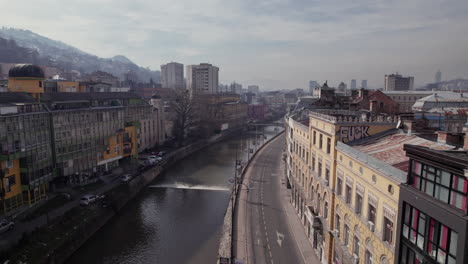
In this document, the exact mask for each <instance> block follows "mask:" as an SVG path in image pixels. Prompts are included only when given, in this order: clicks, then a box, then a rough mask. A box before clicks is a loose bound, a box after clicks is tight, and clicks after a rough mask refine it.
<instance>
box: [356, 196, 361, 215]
mask: <svg viewBox="0 0 468 264" xmlns="http://www.w3.org/2000/svg"><path fill="white" fill-rule="evenodd" d="M354 203H355V205H354V206H355V212H356V214H357V215H361V213H362V196H361V195H360V194H359V193H356V200H355V201H354Z"/></svg>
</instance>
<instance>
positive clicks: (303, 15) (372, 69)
mask: <svg viewBox="0 0 468 264" xmlns="http://www.w3.org/2000/svg"><path fill="white" fill-rule="evenodd" d="M28 5H29V6H28V8H24V3H19V2H17V1H16V2H15V1H10V2H9V3H8V4H6V9H7V10H9V11H8V12H4V14H3V21H8V26H15V27H20V28H26V29H31V30H32V31H35V32H37V33H39V34H43V35H45V36H47V37H50V38H53V39H58V40H61V41H64V42H66V43H68V44H71V45H74V46H76V47H78V48H80V49H82V50H84V51H87V52H90V53H93V54H96V55H98V56H103V57H111V56H113V55H115V54H123V55H126V56H127V57H129V58H131V59H132V60H134V61H135V62H137V63H139V64H141V65H144V66H150V67H151V68H153V69H158V68H159V65H160V64H162V63H165V62H167V61H180V62H182V63H184V64H191V63H199V62H204V61H210V62H212V63H214V64H216V65H218V66H219V67H220V68H221V73H220V74H221V75H220V79H221V80H222V81H223V82H230V81H231V80H238V81H241V80H245V81H246V82H247V81H248V82H257V83H258V84H260V85H263V86H264V87H266V88H272V89H276V88H283V87H285V86H288V87H290V88H296V87H305V86H307V82H308V80H309V79H317V80H319V81H323V80H326V79H328V80H332V81H331V83H333V82H336V83H339V82H340V81H346V80H350V79H352V78H356V79H369V85H370V86H374V87H379V86H381V85H382V79H383V75H384V74H386V73H388V71H390V70H391V71H395V70H399V71H400V72H403V73H407V74H413V75H415V79H416V83H419V84H424V83H426V82H429V81H431V80H432V77H433V74H434V72H435V71H436V70H437V69H439V68H441V69H442V71H443V72H445V73H446V74H445V76H447V77H448V76H454V77H455V76H458V75H460V74H466V73H463V68H465V69H466V68H467V67H468V65H467V64H468V63H467V61H468V54H467V53H466V48H465V47H466V46H468V36H467V35H466V27H467V26H468V17H467V16H466V14H467V13H468V2H467V1H466V0H452V1H450V2H447V1H440V0H412V1H406V0H405V1H403V0H356V1H349V0H271V1H262V0H238V1H221V0H198V1H190V0H185V1H181V0H179V1H170V0H155V1H144V0H134V1H130V0H116V1H110V0H82V1H58V0H42V1H32V2H30V3H28ZM447 47H450V49H448V48H447ZM460 66H462V67H460ZM265 80H269V81H265ZM272 80H276V81H272ZM246 84H247V83H246Z"/></svg>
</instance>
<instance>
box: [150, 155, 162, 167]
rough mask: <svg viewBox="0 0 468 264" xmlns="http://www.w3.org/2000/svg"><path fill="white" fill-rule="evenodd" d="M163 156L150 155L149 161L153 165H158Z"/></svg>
mask: <svg viewBox="0 0 468 264" xmlns="http://www.w3.org/2000/svg"><path fill="white" fill-rule="evenodd" d="M162 160H163V158H162V157H158V156H148V162H149V163H150V164H151V165H156V164H158V162H160V161H162Z"/></svg>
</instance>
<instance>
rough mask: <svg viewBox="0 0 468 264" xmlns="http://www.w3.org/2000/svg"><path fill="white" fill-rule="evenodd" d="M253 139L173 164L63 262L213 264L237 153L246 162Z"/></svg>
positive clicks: (245, 138) (235, 141) (269, 132)
mask: <svg viewBox="0 0 468 264" xmlns="http://www.w3.org/2000/svg"><path fill="white" fill-rule="evenodd" d="M276 133H277V131H275V127H272V126H269V127H265V135H266V137H267V138H271V137H272V136H274V135H275V134H276ZM253 141H254V135H253V134H252V132H250V134H249V135H244V136H243V137H242V138H241V137H240V136H239V137H237V138H234V139H230V140H226V141H224V142H220V143H217V144H214V145H212V146H210V147H207V148H205V149H203V150H201V151H199V152H197V153H195V154H193V155H191V156H190V157H187V158H186V159H184V160H182V161H179V162H178V163H176V164H174V165H173V166H172V167H171V168H169V169H167V170H166V172H165V173H164V174H163V175H161V176H160V177H159V178H158V179H156V180H155V181H154V182H153V183H152V184H150V185H149V186H148V187H147V188H145V189H144V190H143V191H142V192H141V193H140V194H139V195H138V196H137V197H136V198H135V199H133V200H132V201H131V202H129V204H127V205H126V206H125V207H124V208H123V209H122V210H121V211H120V212H119V213H118V215H117V216H116V217H114V218H113V219H111V220H110V221H109V223H108V224H106V225H105V226H104V227H103V228H102V229H101V230H99V231H98V232H97V233H96V234H95V235H94V236H93V237H92V238H91V239H90V240H88V241H87V242H86V243H85V244H84V245H83V246H82V247H81V248H80V249H79V250H78V251H77V252H75V254H74V255H73V256H72V257H71V258H70V259H69V260H68V261H67V263H76V264H78V263H79V264H82V263H132V264H133V263H171V264H172V263H215V262H216V258H217V253H218V240H219V236H220V232H221V227H222V223H223V218H224V213H225V211H226V207H227V204H228V199H229V193H230V189H231V188H232V186H231V184H229V179H230V178H232V177H233V175H234V164H235V160H236V153H237V154H238V156H239V157H242V159H243V160H244V161H246V160H247V142H251V144H252V142H253ZM260 143H261V142H260ZM251 147H253V146H251Z"/></svg>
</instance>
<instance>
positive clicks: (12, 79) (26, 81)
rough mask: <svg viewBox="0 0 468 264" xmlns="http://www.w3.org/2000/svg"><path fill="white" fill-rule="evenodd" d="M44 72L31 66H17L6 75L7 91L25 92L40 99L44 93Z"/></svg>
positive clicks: (37, 67)
mask: <svg viewBox="0 0 468 264" xmlns="http://www.w3.org/2000/svg"><path fill="white" fill-rule="evenodd" d="M44 79H45V77H44V71H42V69H41V68H40V67H39V66H36V65H32V64H17V65H16V66H14V67H12V68H11V69H10V71H9V73H8V91H9V92H25V93H29V94H31V95H32V96H33V97H34V98H36V99H40V96H41V94H43V93H44Z"/></svg>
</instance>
